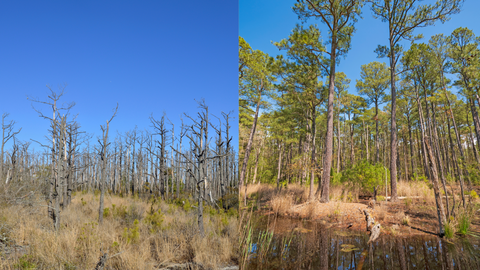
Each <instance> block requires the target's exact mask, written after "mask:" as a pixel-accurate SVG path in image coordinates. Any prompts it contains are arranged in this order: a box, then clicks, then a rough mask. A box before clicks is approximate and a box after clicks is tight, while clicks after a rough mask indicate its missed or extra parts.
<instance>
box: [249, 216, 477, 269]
mask: <svg viewBox="0 0 480 270" xmlns="http://www.w3.org/2000/svg"><path fill="white" fill-rule="evenodd" d="M251 239H252V240H251V243H250V252H249V255H248V258H247V260H246V263H245V269H321V270H323V269H382V270H383V269H402V270H403V269H405V270H406V269H446V270H450V269H451V270H453V269H465V270H470V269H480V250H479V242H480V241H478V240H479V239H468V240H467V238H463V239H456V240H455V241H454V242H453V241H452V242H450V241H447V240H443V239H440V238H438V237H435V236H411V237H404V236H393V235H386V234H382V235H381V236H380V237H379V238H378V239H377V240H376V241H375V242H373V243H371V244H369V243H368V239H369V235H368V234H367V233H364V232H355V231H350V230H347V229H338V228H329V227H328V225H326V224H320V223H317V222H309V221H304V220H298V219H289V218H275V219H273V220H270V219H269V217H267V216H264V217H261V218H260V221H259V222H258V224H257V226H256V228H255V230H254V232H253V236H252V237H251Z"/></svg>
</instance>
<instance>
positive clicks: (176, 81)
mask: <svg viewBox="0 0 480 270" xmlns="http://www.w3.org/2000/svg"><path fill="white" fill-rule="evenodd" d="M0 25H1V27H0V36H1V40H2V42H1V49H0V81H1V84H0V93H1V96H0V114H3V113H10V116H9V118H8V119H9V120H14V121H16V122H17V124H16V127H18V128H20V127H21V128H22V131H21V133H20V134H19V135H18V138H19V139H20V140H22V141H28V140H30V139H35V140H41V141H43V142H45V139H44V136H45V135H46V134H47V129H48V126H49V123H48V121H47V120H44V119H41V118H39V117H38V115H37V113H36V112H35V111H34V110H33V109H32V108H31V102H30V101H28V100H27V98H26V97H27V95H28V96H31V97H36V98H38V99H40V100H47V95H48V94H49V91H48V89H47V88H46V85H47V84H49V85H50V86H51V87H52V88H53V89H54V90H57V89H58V85H63V84H65V83H66V84H67V85H68V86H67V87H66V89H65V90H66V94H65V95H64V97H63V98H62V100H63V101H65V102H72V101H73V102H75V103H76V106H75V107H74V108H73V110H72V113H73V114H78V118H77V120H78V122H79V123H80V125H81V126H82V130H84V131H86V132H87V133H93V134H95V136H98V135H100V134H101V130H100V125H103V124H105V121H106V120H108V119H109V118H110V117H111V115H112V109H113V108H115V106H116V103H117V102H118V103H119V109H118V114H117V117H116V118H115V119H114V120H113V121H112V123H111V125H110V130H111V133H110V134H111V135H112V137H113V136H116V131H117V130H118V131H119V132H121V133H123V132H124V131H128V130H131V129H133V128H134V127H135V126H138V129H140V130H144V129H149V130H152V129H151V128H150V121H149V116H150V114H153V115H154V117H156V118H160V117H161V116H162V114H163V112H166V113H167V117H168V118H169V119H170V120H171V121H172V122H174V123H175V129H176V132H178V131H179V126H180V116H181V115H182V113H183V112H186V113H188V114H190V115H192V116H195V115H196V112H197V111H198V110H197V103H196V101H195V100H200V99H202V98H204V99H205V102H206V104H207V105H208V106H209V110H210V112H211V113H212V114H215V115H217V116H219V117H221V112H222V111H223V112H229V111H234V113H232V116H235V118H234V119H232V120H231V123H232V128H233V129H232V130H231V134H234V142H233V144H234V145H237V144H238V136H237V134H238V124H237V123H238V116H237V115H238V74H237V73H238V1H237V0H228V1H227V0H209V1H194V0H189V1H5V2H2V4H1V8H0ZM35 106H36V107H37V108H40V109H42V111H43V112H45V113H46V114H47V115H51V108H48V107H47V106H46V105H42V104H36V105H35ZM184 120H185V121H186V122H187V120H188V119H186V118H185V117H184ZM214 123H215V122H214ZM169 127H170V126H169ZM211 134H212V135H213V134H214V133H213V130H212V132H211ZM112 137H111V138H112ZM95 141H96V140H94V141H93V142H95ZM32 145H34V144H32ZM35 149H40V147H38V146H35Z"/></svg>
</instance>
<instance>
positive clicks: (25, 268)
mask: <svg viewBox="0 0 480 270" xmlns="http://www.w3.org/2000/svg"><path fill="white" fill-rule="evenodd" d="M13 267H15V268H18V269H22V270H33V269H37V265H36V264H35V263H34V262H33V257H32V256H31V255H27V254H25V255H23V256H22V257H20V258H19V259H18V263H16V264H15V265H14V266H13Z"/></svg>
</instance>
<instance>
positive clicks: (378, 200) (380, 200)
mask: <svg viewBox="0 0 480 270" xmlns="http://www.w3.org/2000/svg"><path fill="white" fill-rule="evenodd" d="M376 201H377V202H382V201H385V196H382V195H377V198H376Z"/></svg>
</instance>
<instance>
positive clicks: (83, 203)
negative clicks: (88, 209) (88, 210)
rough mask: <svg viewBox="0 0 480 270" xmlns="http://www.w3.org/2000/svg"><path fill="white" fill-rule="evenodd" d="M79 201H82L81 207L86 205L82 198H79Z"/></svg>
mask: <svg viewBox="0 0 480 270" xmlns="http://www.w3.org/2000/svg"><path fill="white" fill-rule="evenodd" d="M80 201H82V206H85V205H86V204H87V201H85V200H84V199H83V198H80Z"/></svg>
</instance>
